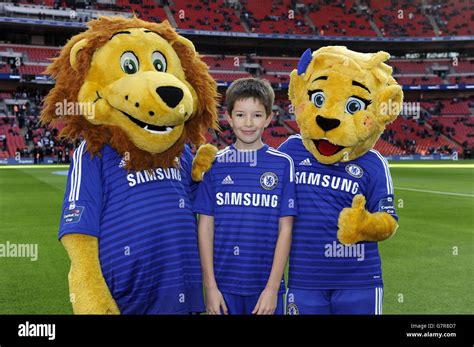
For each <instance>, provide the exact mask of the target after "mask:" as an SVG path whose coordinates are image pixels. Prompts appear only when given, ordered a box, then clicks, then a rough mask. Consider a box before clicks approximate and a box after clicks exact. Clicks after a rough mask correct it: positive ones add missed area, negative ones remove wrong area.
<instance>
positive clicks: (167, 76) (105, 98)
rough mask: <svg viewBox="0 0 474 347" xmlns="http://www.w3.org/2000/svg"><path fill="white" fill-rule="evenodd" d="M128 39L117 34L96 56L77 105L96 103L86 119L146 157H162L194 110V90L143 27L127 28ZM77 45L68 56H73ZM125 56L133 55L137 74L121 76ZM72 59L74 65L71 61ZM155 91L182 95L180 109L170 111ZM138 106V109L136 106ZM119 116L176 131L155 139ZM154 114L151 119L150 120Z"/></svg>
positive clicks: (169, 52)
mask: <svg viewBox="0 0 474 347" xmlns="http://www.w3.org/2000/svg"><path fill="white" fill-rule="evenodd" d="M127 31H129V32H130V34H119V35H116V36H114V37H113V38H111V39H110V41H109V42H108V43H107V44H105V45H104V46H102V47H101V48H99V49H98V50H97V51H96V52H95V53H94V58H93V62H92V64H91V67H90V69H89V71H88V73H87V76H86V78H85V80H84V84H83V85H82V87H81V89H80V91H79V96H78V99H79V102H91V103H93V104H94V106H95V108H94V110H93V111H94V112H92V114H87V115H86V119H87V120H88V121H89V122H91V123H92V124H95V125H100V124H104V125H113V126H118V127H119V128H121V129H122V130H123V131H125V133H126V134H127V135H128V137H129V138H130V140H131V141H132V142H133V143H134V144H135V145H136V146H137V147H139V148H141V149H143V150H145V151H147V152H150V153H161V152H164V151H166V150H167V149H168V148H170V147H171V146H172V145H173V144H175V143H176V142H177V141H178V139H179V138H180V137H181V135H182V133H183V129H184V123H185V122H186V121H187V120H188V119H189V117H190V116H191V114H192V113H193V112H194V110H195V107H196V104H195V102H196V99H197V98H195V97H193V94H194V95H195V91H194V90H193V88H192V86H191V85H190V84H189V83H186V78H185V75H184V71H183V68H182V66H181V63H180V60H179V58H178V56H177V54H176V52H175V51H174V49H173V47H172V46H171V44H170V43H169V42H168V41H167V40H165V39H164V38H162V37H160V36H158V35H157V34H154V33H147V32H145V30H144V29H143V28H133V29H128V30H127ZM77 45H81V46H84V43H83V42H82V40H81V41H79V42H78V43H76V45H75V46H74V48H73V49H72V51H71V54H73V53H75V54H77V52H78V51H79V50H76V49H75V47H76V46H77ZM156 51H159V52H161V53H162V54H163V55H164V56H165V57H166V63H167V70H166V72H159V71H156V69H155V67H154V66H153V61H152V54H153V53H154V52H156ZM125 52H133V53H134V54H135V56H136V58H137V59H138V63H139V71H138V72H137V73H134V74H128V75H127V74H124V71H122V69H121V67H120V64H118V63H115V64H104V63H103V62H119V61H120V59H121V56H122V55H123V54H124V53H125ZM71 60H74V59H72V58H71ZM158 87H176V88H179V89H181V90H182V91H183V94H184V95H183V99H182V101H181V102H180V103H179V106H178V107H175V108H170V107H169V106H167V105H166V104H165V103H164V102H163V100H162V99H161V98H160V97H159V96H158V94H157V93H156V89H157V88H158ZM137 105H138V107H137ZM123 112H125V113H127V114H129V115H131V116H132V117H133V118H136V119H138V120H140V121H143V122H145V123H148V124H152V125H158V126H174V129H173V130H172V131H171V132H170V133H168V134H153V133H150V132H148V131H146V130H143V129H142V128H141V127H139V126H137V125H135V123H133V122H132V121H131V120H130V119H129V118H128V117H124V114H123ZM150 112H153V113H154V114H153V115H150Z"/></svg>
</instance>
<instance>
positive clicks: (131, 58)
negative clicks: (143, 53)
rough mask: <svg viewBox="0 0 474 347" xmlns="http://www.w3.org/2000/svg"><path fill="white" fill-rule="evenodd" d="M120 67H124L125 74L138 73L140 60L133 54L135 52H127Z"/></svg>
mask: <svg viewBox="0 0 474 347" xmlns="http://www.w3.org/2000/svg"><path fill="white" fill-rule="evenodd" d="M120 66H121V67H122V70H123V72H125V73H127V74H130V75H131V74H134V73H137V71H138V69H139V63H138V58H137V57H136V56H135V54H133V52H125V53H124V54H122V56H121V57H120Z"/></svg>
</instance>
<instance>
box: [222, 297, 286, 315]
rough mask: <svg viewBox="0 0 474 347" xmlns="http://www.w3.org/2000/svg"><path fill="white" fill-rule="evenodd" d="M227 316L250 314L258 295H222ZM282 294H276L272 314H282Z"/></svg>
mask: <svg viewBox="0 0 474 347" xmlns="http://www.w3.org/2000/svg"><path fill="white" fill-rule="evenodd" d="M222 296H223V297H224V301H225V304H226V306H227V310H228V312H229V314H252V311H253V309H254V308H255V305H257V301H258V298H259V297H260V294H258V295H252V296H242V295H235V294H226V293H222ZM283 304H284V300H283V294H278V298H277V307H276V309H275V313H274V314H283V312H284V310H283Z"/></svg>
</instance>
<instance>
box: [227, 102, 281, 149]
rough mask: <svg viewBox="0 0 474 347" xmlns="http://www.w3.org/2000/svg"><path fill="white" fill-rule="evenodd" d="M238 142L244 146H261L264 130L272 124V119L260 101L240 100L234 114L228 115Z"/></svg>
mask: <svg viewBox="0 0 474 347" xmlns="http://www.w3.org/2000/svg"><path fill="white" fill-rule="evenodd" d="M226 117H227V120H228V121H229V124H230V126H231V127H232V130H233V131H234V134H235V136H236V137H237V142H240V143H241V144H244V145H247V146H248V145H252V144H259V143H260V141H261V138H262V133H263V130H265V128H266V127H267V126H268V125H269V124H270V122H271V120H272V117H271V115H267V112H266V111H265V106H263V105H262V103H261V102H260V101H259V100H258V99H254V98H248V99H240V100H237V101H236V102H235V103H234V108H233V110H232V114H231V115H230V116H229V114H228V113H226Z"/></svg>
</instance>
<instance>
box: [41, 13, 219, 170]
mask: <svg viewBox="0 0 474 347" xmlns="http://www.w3.org/2000/svg"><path fill="white" fill-rule="evenodd" d="M131 28H147V29H149V30H152V31H154V32H157V33H159V34H160V36H161V37H163V38H164V39H166V40H167V41H168V42H170V44H171V45H172V46H173V49H174V50H175V51H176V54H177V55H178V57H179V59H180V61H181V65H182V67H183V70H184V73H185V76H186V80H187V81H188V83H189V84H191V85H192V86H193V88H194V89H195V91H196V94H197V96H198V101H197V109H196V110H195V112H194V114H193V115H192V117H191V118H190V119H189V120H188V121H187V122H186V124H185V127H184V131H183V134H182V136H181V138H180V139H179V140H178V141H177V142H176V143H175V144H174V145H173V146H172V147H171V148H169V149H168V150H166V151H165V152H163V153H159V154H152V153H149V152H146V151H144V150H142V149H140V148H138V147H137V146H135V145H134V144H133V143H132V141H131V140H130V139H129V138H128V136H127V135H126V134H125V132H124V131H122V130H121V129H120V128H118V127H115V126H109V125H94V124H92V123H90V122H88V121H87V120H86V119H85V118H84V117H83V116H80V115H66V116H58V115H56V112H55V111H56V106H55V105H56V103H58V102H59V103H62V102H63V100H66V101H67V102H77V101H78V100H77V96H78V93H79V90H80V88H81V86H82V85H83V83H84V79H85V77H86V75H87V72H88V70H89V67H90V64H91V61H92V57H93V54H94V52H95V51H96V50H97V49H99V48H100V47H102V46H103V45H105V44H106V43H107V42H108V40H109V38H110V37H111V36H112V35H113V34H114V33H115V32H117V31H122V30H125V29H131ZM177 37H178V34H177V33H176V31H175V30H174V29H173V28H172V27H171V25H170V24H169V23H168V21H164V22H162V23H150V22H145V21H143V20H140V19H138V18H136V17H134V18H131V19H126V18H122V17H100V18H99V19H96V20H92V21H90V22H89V23H88V30H86V31H85V32H83V33H81V34H78V35H76V36H74V37H72V38H71V39H70V40H69V41H68V42H67V44H66V45H65V46H64V48H63V49H62V51H61V54H60V56H59V57H58V58H55V59H54V60H53V63H52V64H51V65H50V66H48V68H47V70H46V72H47V73H49V74H50V75H51V76H52V78H54V79H55V81H56V85H55V87H54V88H53V89H51V91H50V92H49V94H48V95H47V97H46V98H45V100H44V108H43V110H42V112H41V121H42V123H43V124H52V125H54V124H55V123H56V122H57V121H58V120H61V121H62V122H64V124H65V127H64V129H63V131H62V132H61V136H62V137H66V138H69V139H72V140H74V139H77V138H78V137H79V136H80V135H82V136H83V137H84V138H85V139H86V141H87V150H88V151H89V152H90V153H91V155H95V154H98V153H99V152H100V150H101V149H102V147H103V146H104V145H105V144H109V145H110V146H111V147H113V148H114V149H115V150H117V151H118V152H119V154H121V155H125V154H128V156H127V157H128V158H130V160H129V161H128V162H127V169H133V170H137V171H138V170H144V169H152V168H155V167H170V166H172V165H173V161H174V158H175V157H176V156H178V157H179V156H180V155H181V152H182V150H183V146H184V143H186V142H189V143H191V144H194V145H196V146H198V145H201V144H202V143H204V141H205V138H204V136H203V134H204V133H205V132H207V130H208V129H209V128H214V129H215V128H217V107H216V105H217V97H218V94H217V88H216V82H215V81H214V79H213V78H212V77H211V76H210V75H209V72H208V67H207V65H206V64H205V63H204V62H203V61H202V60H201V59H200V56H199V55H198V54H194V52H193V51H192V50H191V49H190V48H188V47H187V46H185V45H183V44H181V43H180V42H179V41H177ZM82 39H87V45H86V46H85V47H84V48H83V49H81V50H80V51H79V52H78V54H77V57H76V59H77V71H76V70H74V69H73V68H72V67H71V65H70V62H69V56H70V53H71V49H72V47H73V46H74V44H76V43H77V42H78V41H80V40H82Z"/></svg>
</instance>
